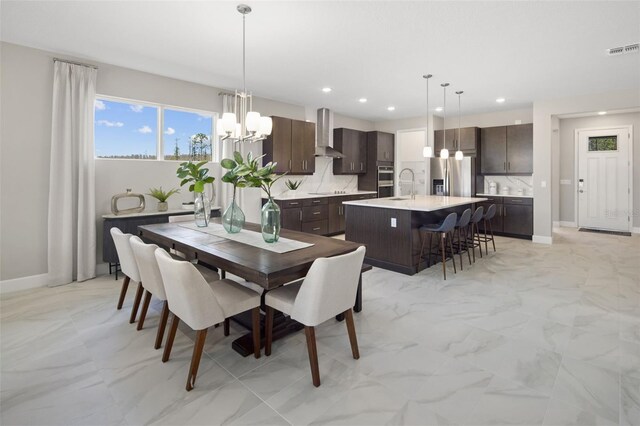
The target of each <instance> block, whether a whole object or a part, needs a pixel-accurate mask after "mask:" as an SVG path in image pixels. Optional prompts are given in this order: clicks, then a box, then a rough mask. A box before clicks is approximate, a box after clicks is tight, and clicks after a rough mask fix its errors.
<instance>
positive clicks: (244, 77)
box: [242, 13, 247, 94]
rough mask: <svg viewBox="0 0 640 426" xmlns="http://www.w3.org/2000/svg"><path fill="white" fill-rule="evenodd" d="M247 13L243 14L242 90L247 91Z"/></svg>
mask: <svg viewBox="0 0 640 426" xmlns="http://www.w3.org/2000/svg"><path fill="white" fill-rule="evenodd" d="M246 18H247V15H245V14H244V13H243V14H242V91H243V92H244V93H245V94H246V93H247V65H246V62H247V53H246V38H247V36H246V29H245V20H246Z"/></svg>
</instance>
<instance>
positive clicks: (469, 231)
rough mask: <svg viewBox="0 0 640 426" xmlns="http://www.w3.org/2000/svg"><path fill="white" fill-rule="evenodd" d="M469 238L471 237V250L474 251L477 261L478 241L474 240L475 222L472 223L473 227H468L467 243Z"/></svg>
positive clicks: (474, 257) (474, 259)
mask: <svg viewBox="0 0 640 426" xmlns="http://www.w3.org/2000/svg"><path fill="white" fill-rule="evenodd" d="M469 234H471V235H469ZM469 238H471V251H473V263H476V243H475V241H474V236H473V223H472V224H471V228H469V229H467V244H468V241H469Z"/></svg>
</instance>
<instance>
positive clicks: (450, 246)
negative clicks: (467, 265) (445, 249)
mask: <svg viewBox="0 0 640 426" xmlns="http://www.w3.org/2000/svg"><path fill="white" fill-rule="evenodd" d="M447 238H448V240H449V249H450V250H451V263H453V273H454V274H457V273H458V271H456V256H455V254H453V242H452V240H453V235H449V233H448V232H447Z"/></svg>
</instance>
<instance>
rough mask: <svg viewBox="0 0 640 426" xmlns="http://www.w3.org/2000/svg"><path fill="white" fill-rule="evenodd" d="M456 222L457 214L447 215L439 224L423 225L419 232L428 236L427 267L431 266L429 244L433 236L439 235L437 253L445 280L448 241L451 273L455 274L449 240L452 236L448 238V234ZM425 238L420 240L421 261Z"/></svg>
mask: <svg viewBox="0 0 640 426" xmlns="http://www.w3.org/2000/svg"><path fill="white" fill-rule="evenodd" d="M457 220H458V214H457V213H449V215H448V216H447V217H446V218H445V219H444V220H443V221H442V223H440V224H435V223H433V224H429V225H423V226H421V227H420V232H424V233H425V234H428V235H429V257H428V258H427V266H431V243H432V239H433V234H439V237H440V244H439V245H438V251H439V252H441V253H442V273H443V274H444V279H445V280H446V279H447V268H446V258H447V240H449V248H450V249H451V261H452V262H453V273H454V274H455V273H457V271H456V260H455V258H454V254H453V244H452V242H451V240H452V239H453V236H450V235H449V233H450V232H452V231H453V229H454V228H455V226H456V222H457ZM426 239H427V238H426V236H425V238H423V240H422V246H421V248H420V258H419V259H422V253H423V251H424V243H425V241H426Z"/></svg>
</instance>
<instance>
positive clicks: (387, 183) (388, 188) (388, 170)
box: [377, 166, 393, 198]
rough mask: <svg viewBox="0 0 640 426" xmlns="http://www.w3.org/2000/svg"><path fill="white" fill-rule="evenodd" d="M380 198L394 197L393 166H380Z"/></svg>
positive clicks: (378, 183)
mask: <svg viewBox="0 0 640 426" xmlns="http://www.w3.org/2000/svg"><path fill="white" fill-rule="evenodd" d="M377 186H378V198H385V197H393V166H378V182H377Z"/></svg>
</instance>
